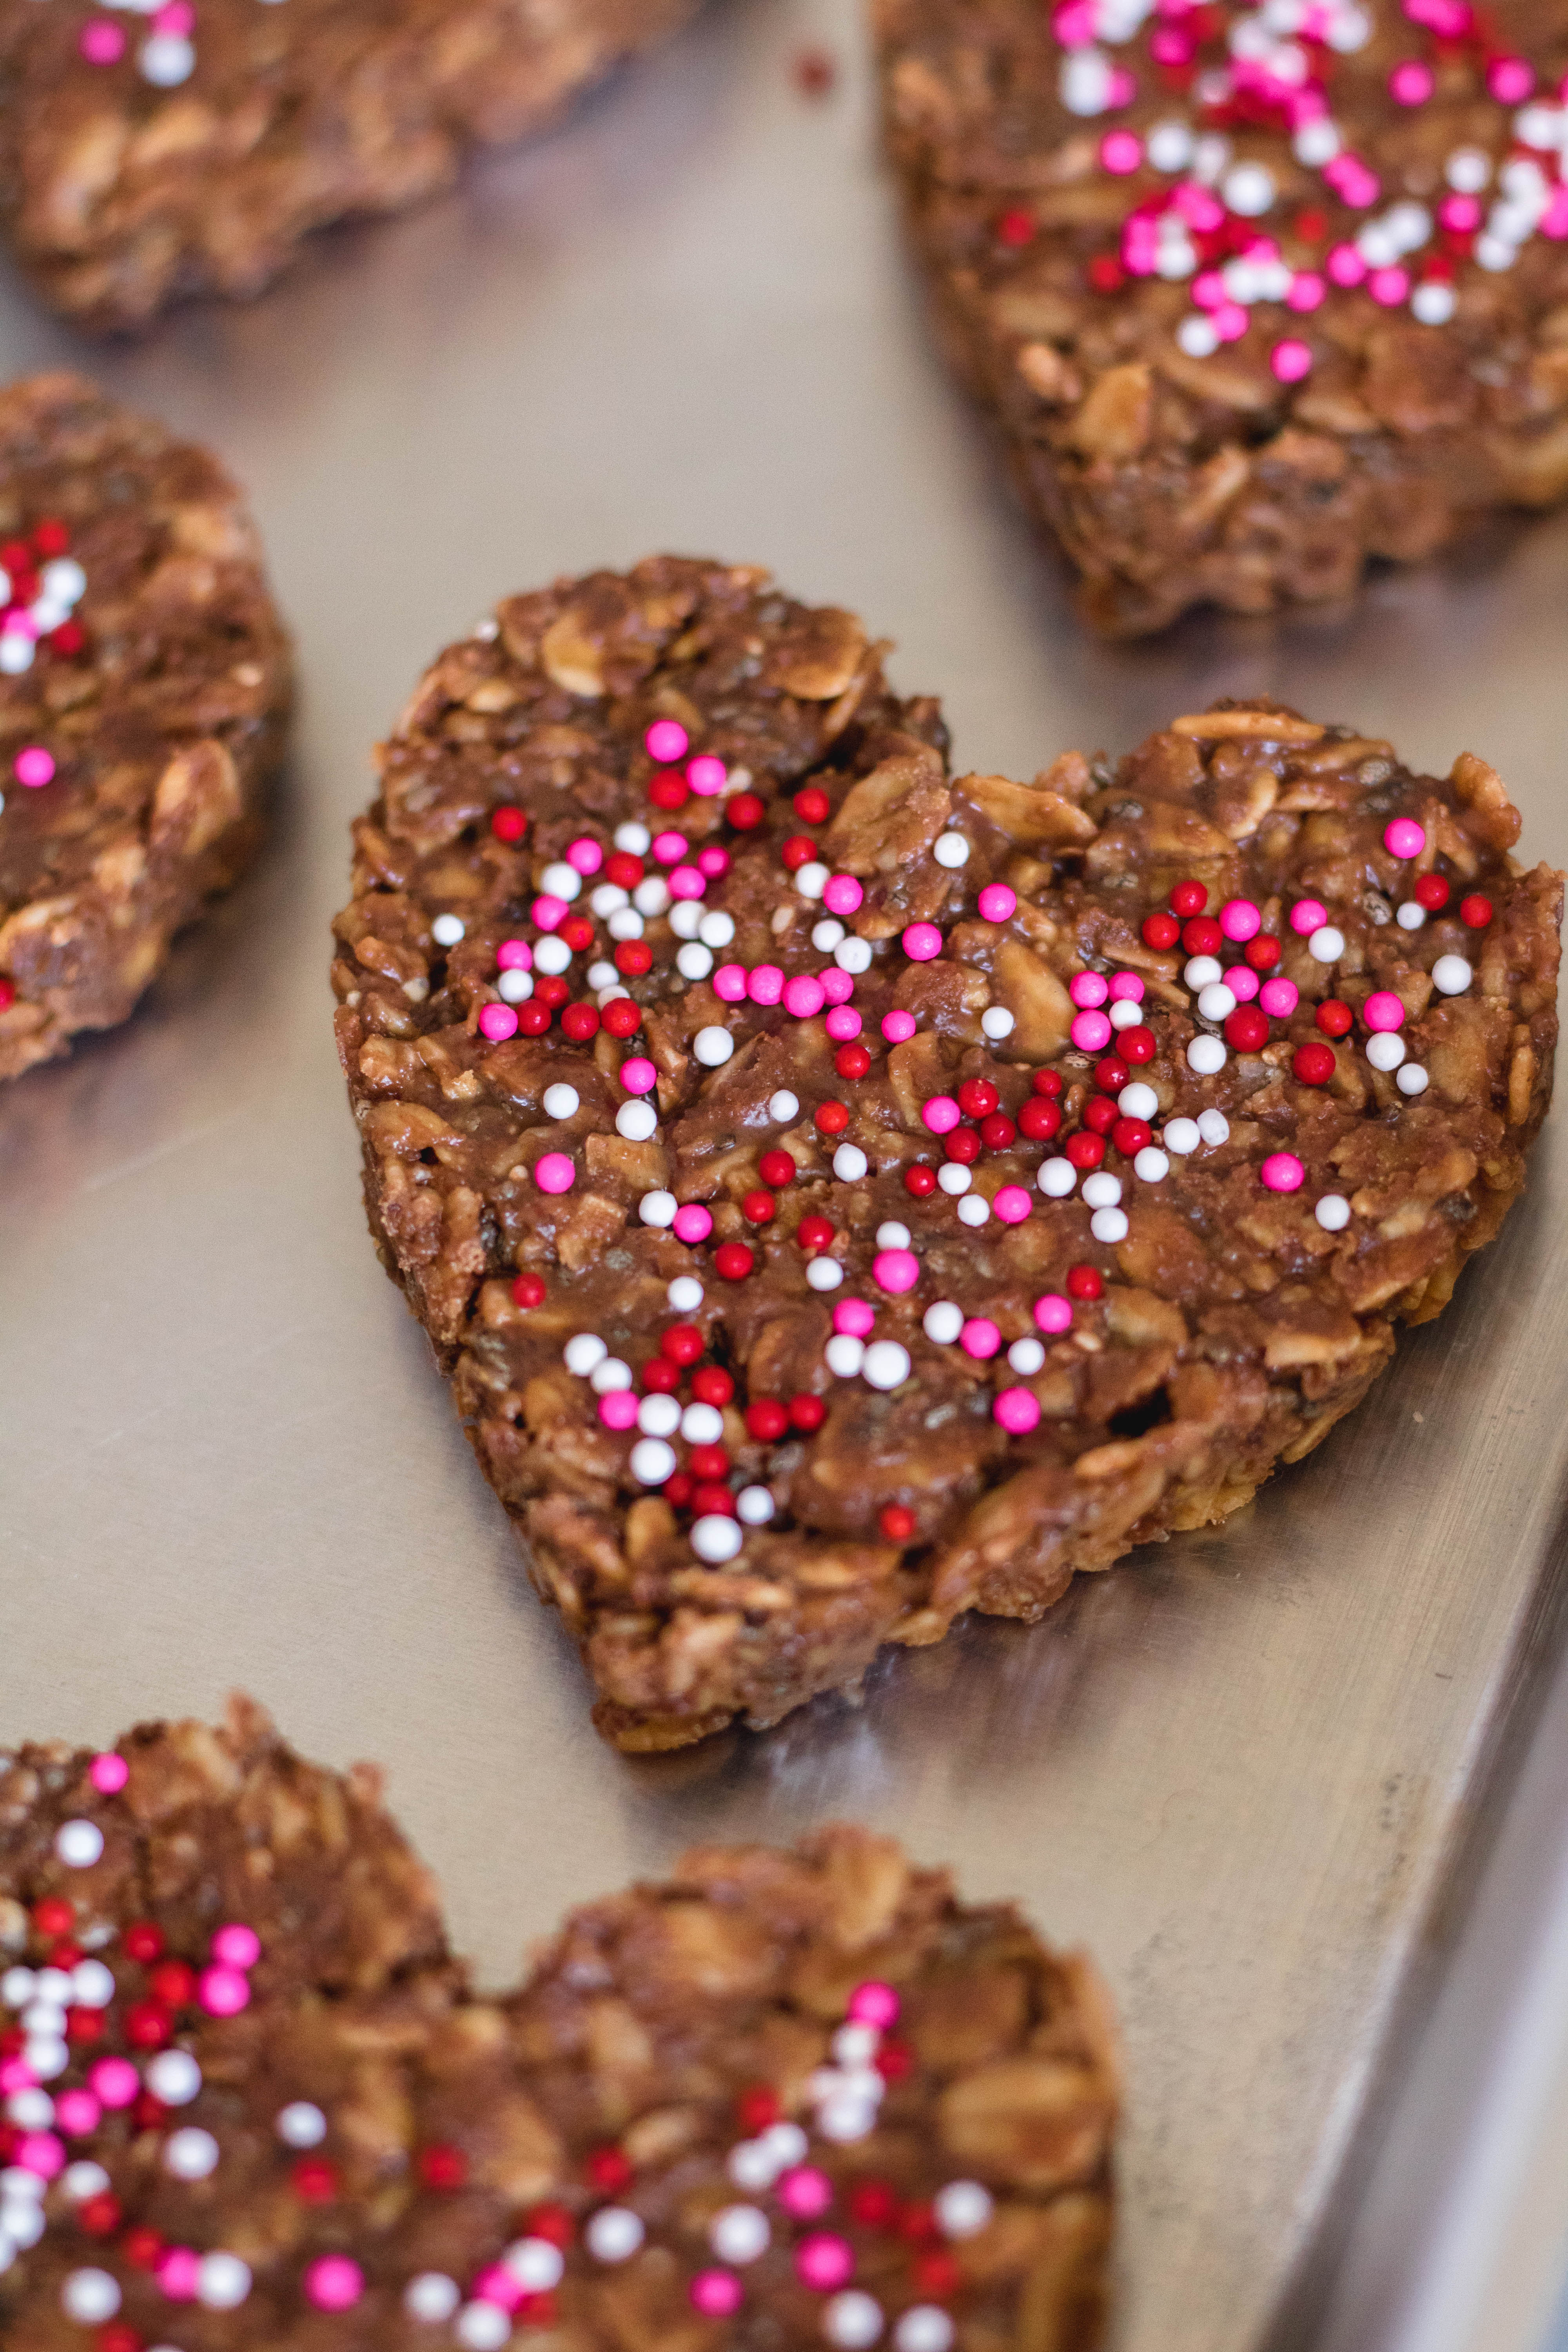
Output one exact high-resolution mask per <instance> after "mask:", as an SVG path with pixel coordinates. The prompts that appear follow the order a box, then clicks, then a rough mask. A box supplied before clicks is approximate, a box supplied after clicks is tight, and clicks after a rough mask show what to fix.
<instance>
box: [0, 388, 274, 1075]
mask: <svg viewBox="0 0 1568 2352" xmlns="http://www.w3.org/2000/svg"><path fill="white" fill-rule="evenodd" d="M288 698H289V651H288V644H287V640H286V638H285V636H284V633H283V630H282V627H281V625H280V624H279V619H278V615H277V614H276V612H275V611H274V609H273V606H272V602H271V598H270V596H269V595H268V588H267V582H266V579H265V576H264V574H263V572H262V567H261V553H260V548H259V546H258V541H257V536H256V530H255V527H254V525H253V524H252V523H251V521H250V519H249V517H248V515H247V513H246V510H245V507H244V504H243V502H242V500H241V499H240V496H239V493H238V491H237V489H236V488H235V486H234V484H233V482H232V481H230V479H229V478H228V477H227V475H226V473H225V472H224V470H223V468H222V467H220V466H219V465H218V464H217V462H216V459H215V458H214V457H211V456H209V455H208V453H207V452H206V451H205V449H199V448H195V447H194V446H191V445H190V444H189V443H187V442H183V441H177V440H175V439H174V437H173V436H171V435H170V434H168V433H166V432H165V431H164V429H163V426H162V425H155V424H153V423H151V422H149V421H148V420H147V419H145V418H143V417H139V416H133V415H130V414H129V413H128V412H127V411H126V410H124V409H122V408H118V407H116V406H115V405H114V404H112V403H111V402H110V401H108V400H106V399H104V398H103V396H102V395H101V394H100V393H99V392H97V391H96V390H95V389H94V388H93V386H92V385H91V384H89V383H84V382H83V381H82V380H81V379H80V378H79V377H78V376H69V375H46V376H35V377H32V378H31V379H29V380H28V381H26V382H25V383H15V384H12V385H10V386H9V387H8V388H7V389H6V390H5V391H3V392H0V1078H14V1077H16V1076H19V1075H20V1073H21V1072H22V1071H24V1070H26V1069H28V1068H30V1067H31V1066H32V1065H33V1064H34V1063H36V1062H43V1061H47V1060H48V1059H49V1058H50V1057H51V1056H52V1055H57V1054H60V1053H63V1052H64V1051H65V1050H66V1048H67V1046H68V1044H69V1042H70V1039H71V1037H72V1036H73V1035H74V1034H76V1033H77V1032H78V1031H79V1030H83V1029H106V1028H110V1027H111V1026H112V1025H113V1024H115V1023H116V1022H120V1021H123V1020H124V1019H125V1018H126V1016H127V1014H128V1013H130V1012H131V1010H132V1006H133V1005H134V1004H135V1003H136V1000H137V998H138V997H139V996H140V995H141V994H142V991H143V989H145V988H146V986H147V984H148V982H150V981H151V980H152V979H153V977H154V976H155V974H156V973H157V972H158V971H160V970H161V968H162V966H163V962H164V961H165V960H166V958H167V955H168V951H169V943H170V940H172V939H173V937H174V933H175V932H176V931H177V930H179V929H181V928H182V926H183V925H184V924H186V923H188V922H190V921H191V920H192V919H193V918H194V917H195V916H196V915H197V914H199V913H200V911H201V908H202V907H203V905H204V903H205V900H207V899H208V898H211V897H212V896H213V894H214V893H215V892H216V891H219V890H223V889H226V888H227V887H228V886H229V884H230V883H231V882H233V881H234V879H235V877H237V874H238V873H239V872H240V870H241V868H242V867H243V866H245V864H246V863H247V859H248V858H249V856H251V853H252V851H253V850H254V849H255V847H256V845H257V842H258V838H259V835H260V823H259V813H260V808H261V803H262V798H263V793H264V789H265V787H266V784H267V782H268V778H269V776H270V774H271V772H272V770H273V769H274V767H275V766H276V764H277V761H278V758H279V752H280V749H281V740H282V728H283V720H284V714H285V710H286V707H287V703H288Z"/></svg>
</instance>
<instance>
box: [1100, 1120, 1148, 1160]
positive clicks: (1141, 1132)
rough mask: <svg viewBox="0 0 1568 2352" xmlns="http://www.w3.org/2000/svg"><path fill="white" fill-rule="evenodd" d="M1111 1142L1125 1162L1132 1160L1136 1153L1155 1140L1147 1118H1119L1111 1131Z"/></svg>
mask: <svg viewBox="0 0 1568 2352" xmlns="http://www.w3.org/2000/svg"><path fill="white" fill-rule="evenodd" d="M1110 1140H1111V1141H1112V1143H1114V1144H1115V1146H1116V1149H1117V1150H1118V1151H1120V1152H1121V1156H1122V1158H1123V1159H1124V1160H1131V1157H1132V1155H1133V1153H1134V1152H1135V1151H1142V1149H1143V1147H1144V1145H1145V1144H1146V1143H1152V1141H1153V1140H1154V1138H1153V1133H1152V1129H1151V1128H1150V1125H1149V1122H1148V1120H1147V1119H1146V1118H1119V1119H1118V1120H1117V1122H1116V1125H1115V1126H1114V1127H1113V1128H1112V1129H1111V1130H1110Z"/></svg>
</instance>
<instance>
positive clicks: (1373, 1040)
mask: <svg viewBox="0 0 1568 2352" xmlns="http://www.w3.org/2000/svg"><path fill="white" fill-rule="evenodd" d="M1366 1058H1367V1060H1368V1061H1369V1062H1370V1063H1371V1064H1372V1066H1373V1069H1374V1070H1396V1069H1397V1068H1398V1067H1399V1065H1400V1064H1401V1062H1403V1060H1404V1059H1405V1040H1404V1038H1403V1037H1401V1036H1399V1035H1397V1034H1395V1032H1394V1030H1392V1029H1380V1030H1379V1031H1378V1033H1377V1034H1376V1035H1375V1036H1374V1037H1369V1038H1368V1039H1367V1041H1366Z"/></svg>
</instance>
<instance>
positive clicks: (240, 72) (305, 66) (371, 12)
mask: <svg viewBox="0 0 1568 2352" xmlns="http://www.w3.org/2000/svg"><path fill="white" fill-rule="evenodd" d="M691 5H692V0H550V5H541V0H391V5H384V0H198V5H196V6H195V7H190V6H186V5H184V0H179V4H178V5H174V6H173V7H169V8H165V9H163V10H151V11H149V10H147V9H144V8H142V5H141V0H138V5H137V6H136V7H135V8H134V9H132V7H130V6H129V5H125V6H119V5H116V6H114V7H112V8H110V10H109V11H108V12H105V11H103V10H100V9H99V8H97V7H95V6H92V5H83V0H3V5H0V189H3V191H4V195H3V198H0V202H3V204H4V209H5V221H6V226H7V229H8V233H9V236H10V238H11V242H12V244H13V246H14V247H15V249H16V255H17V257H18V258H19V260H20V261H21V263H22V266H23V268H25V269H26V271H27V272H28V274H29V275H30V276H31V277H32V278H33V279H34V280H35V282H36V283H37V286H38V287H39V289H41V291H42V292H43V293H44V294H46V295H47V297H48V299H50V300H51V301H52V302H54V303H55V304H57V305H58V308H59V309H61V310H65V311H67V312H68V314H69V315H70V316H72V317H73V318H78V319H80V320H83V321H84V322H85V323H86V324H88V325H89V326H95V327H134V326H139V325H141V324H142V323H143V322H144V321H145V320H148V319H149V318H151V317H152V316H153V313H154V312H155V311H156V310H160V309H161V308H162V307H163V304H165V303H166V302H169V301H171V300H174V299H176V298H178V297H180V296H182V295H186V294H200V293H216V294H230V295H249V294H255V293H257V292H258V290H259V289H260V288H262V287H263V286H265V285H266V284H267V282H268V279H270V278H274V277H276V275H277V274H278V272H279V269H281V268H283V267H284V266H285V265H286V264H287V262H288V261H289V258H290V257H291V256H292V255H293V253H294V251H295V250H296V248H297V247H298V246H299V244H300V240H301V238H303V237H304V236H308V235H309V233H310V231H311V230H312V229H316V228H320V227H322V226H325V225H326V224H327V223H328V222H331V221H336V220H342V219H345V218H347V217H349V216H351V215H356V214H365V213H382V212H391V211H395V210H396V209H397V208H398V207H399V206H401V205H407V204H411V203H413V202H414V201H415V200H416V198H418V197H420V196H423V195H426V194H430V193H431V192H432V191H433V190H435V189H437V188H440V187H442V186H445V185H446V184H447V182H448V181H450V180H451V179H452V177H453V176H454V174H455V173H456V171H457V168H458V163H460V161H461V159H462V157H463V154H464V152H466V150H468V148H469V147H471V146H473V145H475V144H478V143H480V142H495V141H503V140H509V139H514V138H516V137H518V136H519V135H520V134H521V132H523V131H528V130H531V129H532V128H534V127H535V126H536V125H538V124H540V123H542V122H544V121H548V120H549V119H550V118H551V117H552V116H553V115H555V114H556V113H558V112H559V111H560V110H561V109H562V108H563V106H564V105H565V104H566V103H567V101H568V100H570V99H571V98H572V96H573V95H574V93H575V92H576V91H577V90H579V89H582V88H583V87H584V84H585V83H587V82H589V81H591V80H593V79H596V78H597V77H598V76H599V75H601V74H603V73H605V71H607V70H608V68H610V67H612V66H613V65H615V64H616V62H617V61H618V60H619V59H620V58H626V57H628V56H631V55H632V54H634V53H635V52H636V51H637V50H639V49H642V48H645V47H647V46H648V45H649V44H650V43H651V42H654V41H656V40H658V39H660V38H662V37H664V36H665V35H666V34H668V33H669V32H670V31H672V30H673V29H674V27H675V26H677V25H679V23H680V22H681V21H682V19H683V18H684V17H685V16H688V15H689V13H690V6H691Z"/></svg>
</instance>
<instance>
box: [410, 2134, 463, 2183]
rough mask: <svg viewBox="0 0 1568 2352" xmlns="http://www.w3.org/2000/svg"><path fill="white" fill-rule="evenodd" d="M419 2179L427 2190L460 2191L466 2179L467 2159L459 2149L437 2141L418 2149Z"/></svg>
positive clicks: (445, 2141) (442, 2141)
mask: <svg viewBox="0 0 1568 2352" xmlns="http://www.w3.org/2000/svg"><path fill="white" fill-rule="evenodd" d="M419 2177H420V2179H422V2180H423V2181H424V2183H425V2185H426V2188H427V2189H461V2188H462V2187H463V2185H464V2183H465V2182H466V2181H467V2179H468V2158H467V2157H466V2156H465V2155H464V2154H463V2151H462V2149H461V2148H460V2147H452V2146H451V2144H450V2143H449V2142H448V2141H447V2140H437V2141H436V2142H434V2143H433V2144H432V2146H430V2147H422V2148H421V2149H420V2151H419Z"/></svg>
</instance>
